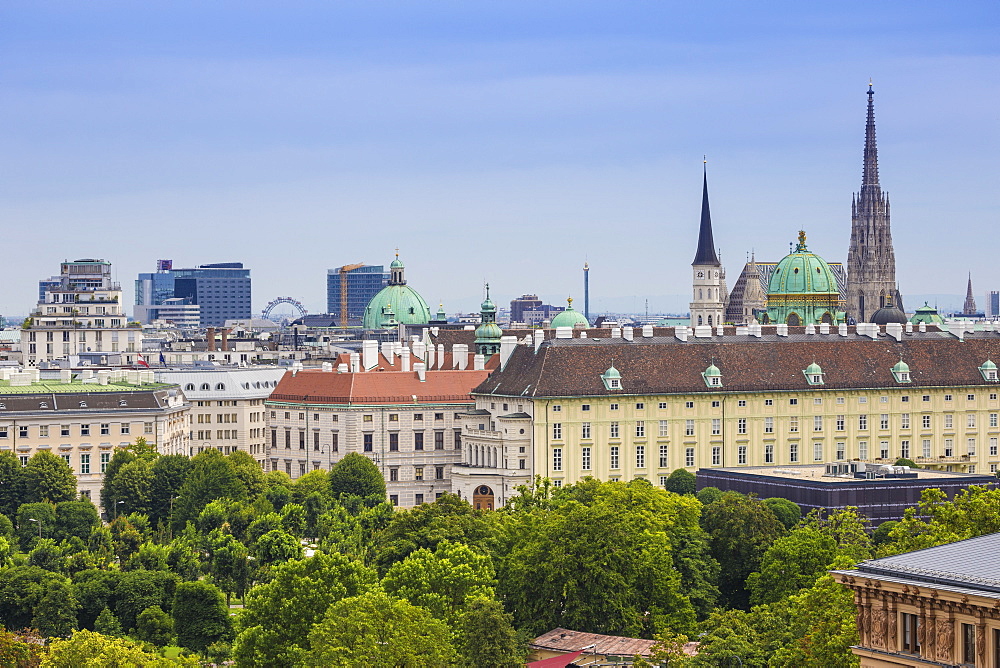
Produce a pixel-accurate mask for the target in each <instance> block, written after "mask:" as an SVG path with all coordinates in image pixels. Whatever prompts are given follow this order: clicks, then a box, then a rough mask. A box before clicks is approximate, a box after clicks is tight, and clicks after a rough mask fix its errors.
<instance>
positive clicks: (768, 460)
mask: <svg viewBox="0 0 1000 668" xmlns="http://www.w3.org/2000/svg"><path fill="white" fill-rule="evenodd" d="M764 463H765V464H773V463H774V444H773V443H768V444H767V445H765V446H764Z"/></svg>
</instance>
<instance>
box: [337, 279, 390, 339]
mask: <svg viewBox="0 0 1000 668" xmlns="http://www.w3.org/2000/svg"><path fill="white" fill-rule="evenodd" d="M387 285H389V272H387V271H386V270H385V267H384V266H383V265H381V264H348V265H344V266H343V267H337V268H336V269H327V271H326V311H327V313H328V314H330V315H331V316H333V319H334V322H336V323H338V324H340V323H344V320H343V318H342V315H341V312H342V310H343V309H342V304H346V305H347V321H346V323H344V324H345V325H346V326H347V327H360V326H361V324H362V319H363V318H364V316H365V308H366V307H367V306H368V302H370V301H371V300H372V297H374V296H375V295H377V294H378V293H379V292H380V291H381V290H382V288H384V287H385V286H387Z"/></svg>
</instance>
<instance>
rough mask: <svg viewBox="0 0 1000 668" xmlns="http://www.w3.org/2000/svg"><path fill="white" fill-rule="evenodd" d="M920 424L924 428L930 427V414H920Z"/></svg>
mask: <svg viewBox="0 0 1000 668" xmlns="http://www.w3.org/2000/svg"><path fill="white" fill-rule="evenodd" d="M920 426H921V427H923V428H924V429H930V428H931V416H930V415H921V416H920Z"/></svg>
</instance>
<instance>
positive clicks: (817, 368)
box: [806, 362, 823, 376]
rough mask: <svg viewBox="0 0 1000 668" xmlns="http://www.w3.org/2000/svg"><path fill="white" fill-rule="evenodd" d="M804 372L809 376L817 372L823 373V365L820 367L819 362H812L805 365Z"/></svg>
mask: <svg viewBox="0 0 1000 668" xmlns="http://www.w3.org/2000/svg"><path fill="white" fill-rule="evenodd" d="M806 373H807V374H809V375H810V376H812V375H814V374H818V373H820V374H821V373H823V367H821V366H820V365H819V364H816V362H813V363H812V364H810V365H809V366H807V367H806Z"/></svg>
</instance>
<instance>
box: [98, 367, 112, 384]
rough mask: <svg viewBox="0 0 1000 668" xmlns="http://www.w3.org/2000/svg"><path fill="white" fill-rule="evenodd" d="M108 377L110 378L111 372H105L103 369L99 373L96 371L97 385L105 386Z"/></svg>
mask: <svg viewBox="0 0 1000 668" xmlns="http://www.w3.org/2000/svg"><path fill="white" fill-rule="evenodd" d="M110 376H111V372H109V371H105V370H103V369H102V370H101V371H98V372H97V383H98V384H99V385H107V384H108V378H109V377H110Z"/></svg>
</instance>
